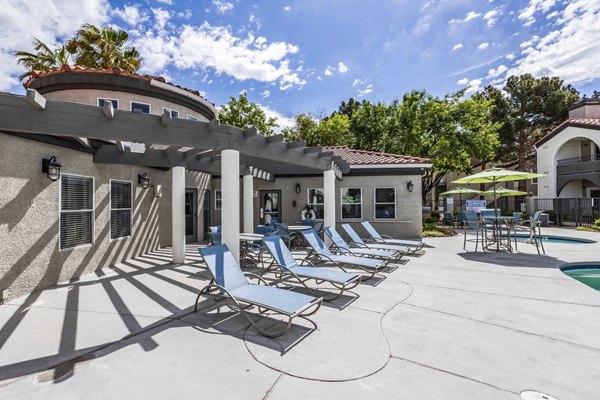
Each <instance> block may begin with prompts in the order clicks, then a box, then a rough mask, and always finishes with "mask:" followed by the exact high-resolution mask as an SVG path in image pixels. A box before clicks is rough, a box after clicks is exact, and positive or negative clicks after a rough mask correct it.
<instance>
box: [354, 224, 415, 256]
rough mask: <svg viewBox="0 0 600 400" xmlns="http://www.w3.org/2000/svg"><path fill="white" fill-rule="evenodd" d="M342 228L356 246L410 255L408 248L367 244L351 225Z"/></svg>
mask: <svg viewBox="0 0 600 400" xmlns="http://www.w3.org/2000/svg"><path fill="white" fill-rule="evenodd" d="M342 228H343V229H344V230H345V231H346V233H347V234H348V236H350V240H351V242H350V243H351V244H353V245H356V246H357V247H362V248H367V249H380V250H389V251H395V252H398V253H400V254H401V255H402V256H404V255H406V254H408V253H409V249H408V247H406V246H398V245H394V244H384V243H365V241H364V240H362V239H361V237H360V236H359V235H358V233H356V231H355V230H354V229H353V228H352V227H351V226H350V224H342Z"/></svg>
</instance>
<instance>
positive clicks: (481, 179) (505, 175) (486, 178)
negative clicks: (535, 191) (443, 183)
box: [452, 168, 542, 204]
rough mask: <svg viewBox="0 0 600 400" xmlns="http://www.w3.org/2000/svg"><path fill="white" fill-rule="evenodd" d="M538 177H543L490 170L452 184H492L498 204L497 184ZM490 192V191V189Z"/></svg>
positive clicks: (507, 170)
mask: <svg viewBox="0 0 600 400" xmlns="http://www.w3.org/2000/svg"><path fill="white" fill-rule="evenodd" d="M538 176H542V174H535V173H533V172H521V171H513V170H510V169H504V168H490V169H486V170H484V171H481V172H478V173H476V174H473V175H469V176H465V177H464V178H460V179H457V180H455V181H453V182H452V183H459V184H465V183H467V184H468V183H491V184H492V185H493V186H492V189H493V193H494V204H496V197H497V192H498V190H497V189H496V184H497V183H498V182H512V181H520V180H523V179H533V178H537V177H538ZM488 190H489V189H488Z"/></svg>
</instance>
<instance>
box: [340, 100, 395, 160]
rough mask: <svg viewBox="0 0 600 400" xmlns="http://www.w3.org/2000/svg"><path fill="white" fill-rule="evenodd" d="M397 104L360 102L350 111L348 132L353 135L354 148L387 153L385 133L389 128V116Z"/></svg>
mask: <svg viewBox="0 0 600 400" xmlns="http://www.w3.org/2000/svg"><path fill="white" fill-rule="evenodd" d="M396 106H397V103H396V102H394V103H392V105H391V106H388V105H386V104H384V103H381V102H379V103H377V104H372V103H369V102H362V103H361V105H360V107H358V108H357V109H356V110H354V111H352V119H351V120H350V130H351V132H352V134H353V135H354V148H355V149H357V150H373V151H387V147H386V141H385V140H383V138H384V137H385V136H386V131H387V130H389V129H392V127H391V126H390V115H391V113H392V109H393V108H394V107H396Z"/></svg>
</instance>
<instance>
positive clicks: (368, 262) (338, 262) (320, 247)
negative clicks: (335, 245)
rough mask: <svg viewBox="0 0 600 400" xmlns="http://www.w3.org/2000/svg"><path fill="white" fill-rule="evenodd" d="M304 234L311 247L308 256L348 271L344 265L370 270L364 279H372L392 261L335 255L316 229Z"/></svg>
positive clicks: (306, 231)
mask: <svg viewBox="0 0 600 400" xmlns="http://www.w3.org/2000/svg"><path fill="white" fill-rule="evenodd" d="M301 233H302V236H304V240H306V243H308V245H309V246H310V247H311V249H312V250H311V251H310V252H309V253H308V257H307V258H310V257H311V256H312V257H314V259H315V260H317V261H321V262H323V263H332V264H333V265H335V266H336V267H338V268H340V269H341V270H342V271H344V272H346V270H345V269H344V267H343V266H344V265H347V266H354V267H356V268H360V269H361V270H363V271H365V272H369V271H370V275H369V276H368V277H367V278H363V280H367V279H371V278H372V277H373V276H374V275H375V274H376V273H377V272H379V271H381V270H382V269H383V268H385V266H386V265H387V264H388V263H389V262H390V260H389V259H387V260H375V259H373V258H364V257H356V256H345V255H335V254H333V253H332V252H331V250H329V248H327V246H325V243H323V241H322V240H321V238H320V237H319V235H318V234H317V232H316V231H315V230H314V229H306V230H303V231H302V232H301Z"/></svg>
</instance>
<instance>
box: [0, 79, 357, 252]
mask: <svg viewBox="0 0 600 400" xmlns="http://www.w3.org/2000/svg"><path fill="white" fill-rule="evenodd" d="M0 115H2V118H1V119H0V131H3V132H7V133H17V134H22V135H23V134H24V135H40V136H42V137H45V138H59V139H57V140H65V139H67V140H71V141H75V142H76V143H78V145H80V146H83V147H86V148H88V150H89V151H90V152H92V153H93V154H94V155H93V160H94V162H96V163H112V164H131V165H138V166H143V167H156V168H170V169H171V179H172V188H173V190H172V193H173V195H172V196H173V198H172V218H173V219H172V224H173V226H172V245H173V262H175V263H181V262H184V261H185V213H184V211H185V210H184V198H185V170H186V169H188V170H192V171H200V172H205V173H208V174H213V175H214V174H220V175H221V179H222V188H221V190H222V206H221V207H222V208H221V213H222V239H223V242H224V243H225V244H227V245H228V247H229V248H230V249H231V250H232V252H233V253H234V254H235V255H236V257H238V254H237V253H238V249H239V234H240V228H239V227H240V204H239V198H240V184H239V181H240V176H243V180H242V181H243V229H244V231H246V232H251V231H253V230H254V221H253V207H252V204H253V191H254V190H253V179H254V178H258V179H266V180H271V181H273V180H275V177H276V176H277V175H314V174H321V173H322V174H323V191H324V197H325V200H324V201H325V204H324V208H325V221H324V222H325V224H326V225H334V224H335V180H336V177H337V178H338V179H342V176H343V174H344V173H348V171H349V169H350V168H349V166H348V164H347V163H346V162H345V161H344V160H343V159H342V158H341V157H337V156H334V155H333V153H332V152H327V151H323V149H322V148H321V147H306V143H305V142H303V141H298V142H293V143H288V142H285V141H284V140H283V139H284V138H283V135H274V136H263V135H260V134H259V133H258V131H257V130H256V128H249V129H239V128H236V127H233V126H229V125H221V124H220V123H219V121H218V120H216V119H214V120H212V121H210V122H201V121H192V120H186V119H172V118H171V117H170V115H169V114H168V113H165V114H163V115H151V114H140V113H132V112H129V111H123V110H115V109H113V106H112V103H111V102H107V103H106V104H105V106H104V107H96V106H90V105H83V104H76V103H68V102H61V101H54V100H49V99H46V98H44V97H43V96H42V95H41V94H39V93H38V92H37V91H35V90H33V89H28V90H27V95H26V96H19V95H13V94H7V93H0ZM91 140H96V141H98V142H91ZM92 143H94V146H93V145H92ZM128 143H137V144H139V145H138V146H136V147H139V148H140V152H133V151H131V148H130V146H129V145H128Z"/></svg>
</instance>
